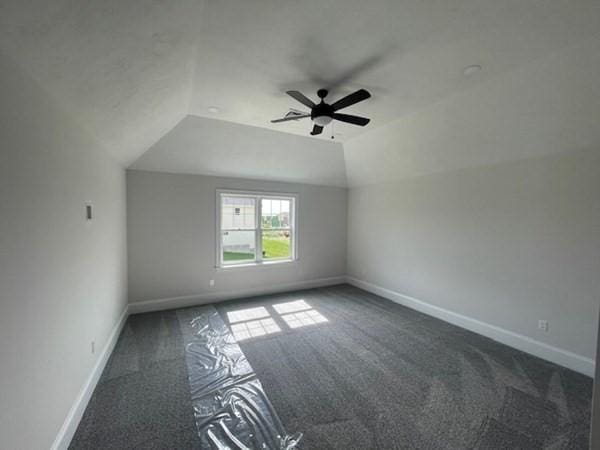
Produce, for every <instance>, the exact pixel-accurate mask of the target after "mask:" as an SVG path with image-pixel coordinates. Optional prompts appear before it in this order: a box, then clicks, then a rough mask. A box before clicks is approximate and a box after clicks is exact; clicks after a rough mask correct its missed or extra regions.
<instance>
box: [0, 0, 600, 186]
mask: <svg viewBox="0 0 600 450" xmlns="http://www.w3.org/2000/svg"><path fill="white" fill-rule="evenodd" d="M598 30H600V2H598V1H597V0H570V1H565V0H503V1H498V0H432V1H419V0H410V1H409V0H404V1H398V0H370V1H368V2H367V1H364V0H334V1H328V0H324V1H323V0H321V1H314V0H305V1H297V0H295V1H291V0H246V1H239V0H237V1H236V0H218V1H217V0H204V1H200V0H196V1H192V0H162V1H152V0H130V1H122V0H103V1H95V2H93V1H92V2H82V1H77V0H29V1H23V0H5V1H3V2H1V3H0V33H1V34H0V52H1V53H3V54H5V55H7V56H8V57H10V58H11V59H12V60H14V61H16V63H17V64H18V65H19V66H20V67H21V68H22V69H24V70H26V71H27V72H28V73H29V74H30V75H31V76H33V77H34V78H35V79H36V80H37V81H38V83H39V84H40V85H41V86H42V87H43V88H45V89H46V90H47V91H48V92H49V93H50V94H51V95H53V96H54V98H55V99H56V100H57V101H58V102H60V103H61V104H62V105H63V107H64V108H65V109H66V110H67V111H69V112H70V113H71V114H72V115H73V117H75V118H77V120H78V121H79V122H80V123H81V125H82V126H84V127H86V128H87V129H88V130H89V131H90V132H91V133H92V134H93V135H94V136H96V138H97V139H98V140H99V141H100V142H102V143H103V144H104V146H105V147H106V148H107V150H108V151H109V152H110V153H112V154H113V155H114V156H115V157H116V158H117V159H118V160H119V161H120V162H121V163H122V164H124V165H126V166H129V165H131V164H132V163H134V162H135V161H136V160H138V158H140V156H142V155H143V154H144V153H145V152H146V151H148V153H147V154H146V155H144V156H142V157H141V158H140V159H139V160H138V161H137V162H136V163H135V164H134V167H141V168H149V167H151V168H153V170H171V171H180V170H179V169H177V168H176V167H175V166H177V167H179V166H182V167H186V168H187V170H188V171H189V170H191V169H189V168H190V167H192V166H193V167H194V168H195V169H194V171H196V172H198V173H216V174H225V173H223V172H225V171H227V170H230V172H231V173H227V175H238V176H249V177H271V178H277V179H280V178H283V179H291V178H293V175H294V174H293V168H294V167H302V171H303V173H304V172H305V173H306V174H307V175H306V177H305V178H302V179H300V180H294V181H302V180H304V181H308V182H322V181H318V180H322V179H324V180H325V181H324V182H325V183H326V184H327V181H326V180H328V179H331V180H334V179H335V182H333V181H332V182H330V183H329V184H339V176H340V173H342V172H343V173H344V174H345V171H346V170H347V171H348V178H349V180H350V183H351V184H361V183H370V182H374V181H376V180H378V179H381V178H383V179H392V178H393V177H394V176H398V174H401V175H402V176H411V175H416V174H423V173H428V172H432V171H439V170H444V169H448V168H455V167H462V166H465V165H473V164H483V163H489V162H496V161H499V160H504V159H509V158H515V157H520V158H522V157H527V156H535V155H537V154H541V153H544V151H546V150H544V151H541V150H535V149H534V150H532V149H531V147H536V148H538V147H539V148H541V147H542V146H543V147H544V148H545V149H547V148H548V147H550V150H548V151H555V149H554V147H553V145H555V144H556V139H553V138H552V136H553V134H552V133H553V132H555V133H556V126H555V125H557V124H558V125H561V124H563V122H564V121H565V120H566V121H567V122H568V123H567V125H565V126H567V127H568V133H570V134H569V136H571V134H572V135H573V136H572V139H570V138H564V136H563V135H564V133H562V134H560V136H558V140H559V141H560V142H561V143H562V144H563V145H562V147H561V148H564V147H573V148H575V147H578V146H579V147H581V146H584V144H585V145H594V144H600V136H597V134H595V133H594V132H593V131H592V128H594V127H593V125H594V124H593V123H590V120H588V119H586V117H587V118H590V117H598V116H597V115H596V113H597V112H599V111H600V108H598V107H597V106H598V99H597V97H595V96H597V95H598V92H599V91H598V82H597V81H596V79H597V78H600V77H598V76H597V75H592V74H593V73H594V72H595V73H596V74H597V73H598V72H597V70H598V69H600V63H599V61H598V54H599V48H600V44H599V42H600V41H599V40H598V34H597V33H598V32H599V31H598ZM470 64H479V65H481V66H482V67H483V70H481V71H480V72H478V73H476V74H474V75H472V76H470V77H466V76H464V74H463V72H462V69H463V68H464V67H465V66H467V65H470ZM328 86H336V87H335V88H334V89H332V92H331V97H332V98H336V97H340V96H342V95H345V94H347V93H349V92H352V91H353V90H356V89H358V88H366V89H368V90H369V91H370V92H371V93H372V95H373V97H372V98H371V99H369V100H367V101H365V102H362V103H360V104H358V105H355V106H353V107H351V108H348V110H345V111H344V112H346V111H347V112H348V113H355V114H359V115H364V116H367V117H370V118H371V119H372V122H371V123H370V124H369V125H368V126H367V127H365V128H360V127H354V126H351V125H346V124H341V123H336V124H335V128H334V130H327V131H326V133H324V134H323V135H322V136H320V137H310V136H308V132H309V130H310V121H309V120H304V121H298V122H287V123H283V124H271V123H270V120H271V119H273V118H276V117H280V116H283V115H284V114H285V113H286V112H287V110H288V109H289V108H290V107H293V108H297V109H300V110H302V109H303V107H302V105H300V104H298V103H296V102H295V101H294V100H293V99H291V98H290V97H288V96H287V95H285V93H284V92H285V90H287V89H296V90H300V91H302V92H304V93H305V94H306V95H308V96H309V97H312V98H313V99H316V95H315V93H316V90H317V89H318V88H321V87H328ZM555 89H561V90H562V91H561V92H565V94H568V97H564V98H556V97H553V95H558V94H556V91H555ZM553 93H554V94H553ZM528 96H529V97H530V99H531V102H529V101H528V100H527V99H528ZM573 96H574V98H575V99H576V100H573ZM542 97H543V98H542ZM578 102H580V103H578ZM211 107H217V108H218V112H216V113H212V112H210V110H209V108H211ZM548 108H550V109H551V110H552V108H555V109H556V111H548ZM524 111H525V112H524ZM524 114H525V115H526V119H527V120H532V121H531V122H530V124H531V127H530V128H527V129H526V127H524V126H523V121H522V119H523V117H524ZM538 114H540V115H539V117H538ZM574 114H575V115H578V114H579V115H581V117H582V118H583V119H582V120H580V118H579V116H577V117H578V120H577V121H574V120H572V119H570V118H572V117H573V115H574ZM548 115H549V116H550V117H548ZM202 117H204V119H202ZM536 120H537V122H536ZM542 120H546V122H544V123H542V122H541V121H542ZM569 120H571V121H570V122H569ZM217 122H218V123H217ZM227 122H230V124H229V128H228V125H227ZM215 123H217V125H215V126H211V124H213V125H214V124H215ZM256 127H259V128H266V129H271V130H273V131H271V132H268V131H267V130H259V131H257V128H256ZM510 127H516V128H517V134H516V136H517V138H518V139H517V138H514V139H512V138H513V137H514V136H515V134H514V133H512V132H511V131H510V129H511V128H510ZM544 127H545V128H548V129H545V128H544ZM502 128H503V129H504V135H502V136H501V134H502V133H501V132H502ZM598 128H600V127H598ZM217 130H218V131H217ZM532 130H534V131H535V130H538V131H540V132H547V133H548V134H546V135H545V137H544V138H543V139H541V140H540V142H534V141H536V136H535V135H534V134H535V133H533V132H532ZM217 132H218V133H221V134H222V135H223V136H222V137H219V138H217V137H215V133H217ZM332 132H333V133H335V135H336V136H335V137H336V139H335V140H334V141H332V139H331V134H332ZM244 133H246V134H248V136H253V137H254V141H253V142H254V143H253V144H252V145H251V146H250V147H252V148H254V150H252V151H253V152H258V148H259V147H260V145H259V144H258V142H259V141H257V140H256V138H257V136H258V137H259V138H261V139H262V138H264V139H266V141H264V142H270V143H271V144H269V146H270V147H268V148H267V146H265V148H263V149H261V151H262V153H261V155H262V156H261V157H262V158H264V159H265V158H266V160H271V161H275V160H277V158H282V157H283V158H284V160H287V161H288V165H287V166H285V167H282V166H281V164H280V163H273V164H272V165H271V166H268V167H258V166H257V167H256V168H255V170H254V169H251V168H252V167H254V166H253V165H252V164H250V163H248V164H241V163H240V164H238V165H237V166H239V170H233V169H231V165H227V161H231V158H232V155H233V156H235V155H236V154H237V155H238V156H236V157H239V155H240V152H241V151H242V150H239V149H241V148H242V147H243V146H241V145H240V142H239V140H240V139H241V138H240V136H242V135H243V134H244ZM532 133H533V134H532ZM289 134H292V135H298V136H301V137H296V136H289ZM228 136H235V139H238V141H236V142H237V143H236V144H231V147H232V148H234V149H233V150H231V151H230V152H229V153H228V152H227V151H226V150H225V149H226V148H227V147H228V146H229V143H228V141H227V137H228ZM286 136H288V137H286ZM561 136H562V138H561ZM575 136H578V137H577V138H576V137H575ZM582 136H583V137H582ZM584 138H585V142H579V141H577V139H579V140H584ZM232 139H233V137H232ZM249 139H250V140H252V139H253V138H251V137H249ZM511 139H512V140H511ZM560 139H562V141H561V140H560ZM490 140H495V142H496V144H498V142H499V141H502V142H500V143H501V144H503V145H510V146H511V150H510V151H509V152H508V154H505V153H502V154H501V155H498V154H497V148H496V147H494V148H492V146H490V145H489V141H490ZM217 141H218V144H215V143H216V142H217ZM232 142H233V141H232ZM284 142H285V143H284ZM183 143H185V144H183ZM340 143H343V145H344V148H343V149H342V146H341V145H340ZM167 144H170V145H173V146H174V147H173V148H171V147H169V148H167V147H165V145H167ZM288 144H289V145H288ZM448 147H450V148H451V151H447V149H448ZM194 148H197V149H198V151H196V152H195V151H190V149H194ZM282 148H287V149H288V155H289V154H290V153H289V152H292V151H293V158H289V157H288V158H285V156H284V154H282ZM236 149H238V150H236ZM553 149H554V150H553ZM248 151H250V150H248ZM236 152H237V153H236ZM265 152H266V153H265ZM269 152H270V153H269ZM327 152H331V153H330V154H329V153H327ZM342 152H343V153H345V159H344V154H343V153H342ZM511 152H512V153H511ZM515 152H517V153H518V155H516V154H514V153H515ZM259 153H260V152H259ZM319 154H322V155H326V156H323V157H321V158H319V157H317V155H319ZM340 154H342V157H341V159H340ZM300 159H302V160H303V162H302V163H300V162H299V160H300ZM323 167H329V168H330V169H331V171H330V175H331V176H328V175H327V174H326V173H323ZM242 169H243V170H242ZM317 169H319V170H320V171H319V170H317ZM244 170H245V171H246V172H248V173H246V172H244ZM261 170H262V171H261ZM315 171H316V172H315ZM340 171H341V172H340ZM317 172H318V175H316V176H313V178H310V176H309V174H313V175H314V174H315V173H317ZM298 173H300V171H299V172H298ZM278 174H279V175H281V174H284V175H281V176H277V175H278ZM344 176H345V175H344Z"/></svg>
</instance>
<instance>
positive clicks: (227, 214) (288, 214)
mask: <svg viewBox="0 0 600 450" xmlns="http://www.w3.org/2000/svg"><path fill="white" fill-rule="evenodd" d="M219 205H220V214H219V217H220V222H219V226H220V236H219V251H218V253H219V254H218V259H219V261H218V263H219V265H220V266H230V265H236V264H248V263H262V262H269V261H274V262H275V261H289V260H293V259H295V248H294V245H295V237H294V233H295V227H294V219H295V213H296V212H295V205H296V199H295V197H293V196H285V195H277V194H260V195H259V194H250V193H234V192H221V193H220V195H219Z"/></svg>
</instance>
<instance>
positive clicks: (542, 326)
mask: <svg viewBox="0 0 600 450" xmlns="http://www.w3.org/2000/svg"><path fill="white" fill-rule="evenodd" d="M538 328H539V329H540V330H542V331H548V321H547V320H538Z"/></svg>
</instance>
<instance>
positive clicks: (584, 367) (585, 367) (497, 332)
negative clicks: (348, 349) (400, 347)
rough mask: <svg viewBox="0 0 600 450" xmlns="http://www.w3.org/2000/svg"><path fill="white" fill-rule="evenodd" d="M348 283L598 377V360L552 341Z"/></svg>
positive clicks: (360, 282) (358, 282) (348, 279)
mask: <svg viewBox="0 0 600 450" xmlns="http://www.w3.org/2000/svg"><path fill="white" fill-rule="evenodd" d="M346 282H347V283H349V284H351V285H353V286H356V287H358V288H361V289H364V290H365V291H368V292H371V293H373V294H376V295H379V296H381V297H384V298H387V299H389V300H391V301H393V302H395V303H399V304H400V305H403V306H406V307H408V308H411V309H415V310H417V311H420V312H422V313H425V314H427V315H430V316H433V317H437V318H438V319H441V320H444V321H446V322H449V323H451V324H454V325H458V326H459V327H462V328H465V329H467V330H470V331H474V332H475V333H478V334H481V335H483V336H486V337H489V338H491V339H493V340H495V341H498V342H501V343H502V344H506V345H508V346H510V347H513V348H516V349H517V350H521V351H523V352H526V353H529V354H532V355H534V356H537V357H539V358H542V359H545V360H547V361H550V362H553V363H555V364H558V365H560V366H563V367H567V368H569V369H571V370H574V371H576V372H579V373H582V374H584V375H587V376H590V377H593V376H594V368H595V361H594V360H593V359H590V358H586V357H584V356H581V355H579V354H577V353H573V352H570V351H568V350H563V349H560V348H558V347H554V346H552V345H549V344H545V343H543V342H540V341H537V340H535V339H532V338H530V337H528V336H524V335H522V334H518V333H514V332H512V331H509V330H507V329H505V328H501V327H498V326H495V325H491V324H489V323H486V322H482V321H480V320H477V319H473V318H471V317H468V316H464V315H462V314H458V313H456V312H453V311H449V310H447V309H444V308H440V307H439V306H434V305H431V304H429V303H427V302H424V301H422V300H418V299H416V298H413V297H410V296H408V295H404V294H400V293H398V292H395V291H392V290H390V289H386V288H384V287H381V286H377V285H375V284H373V283H369V282H367V281H363V280H360V279H358V278H354V277H351V276H347V277H346Z"/></svg>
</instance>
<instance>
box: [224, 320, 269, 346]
mask: <svg viewBox="0 0 600 450" xmlns="http://www.w3.org/2000/svg"><path fill="white" fill-rule="evenodd" d="M231 331H232V333H233V336H234V337H235V339H236V340H237V341H243V340H244V339H250V338H253V337H258V336H265V335H267V334H272V333H277V332H279V331H281V328H279V326H278V325H277V324H276V323H275V321H274V320H273V319H272V318H271V317H268V318H266V319H259V320H250V321H248V322H243V323H236V324H233V325H231Z"/></svg>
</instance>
